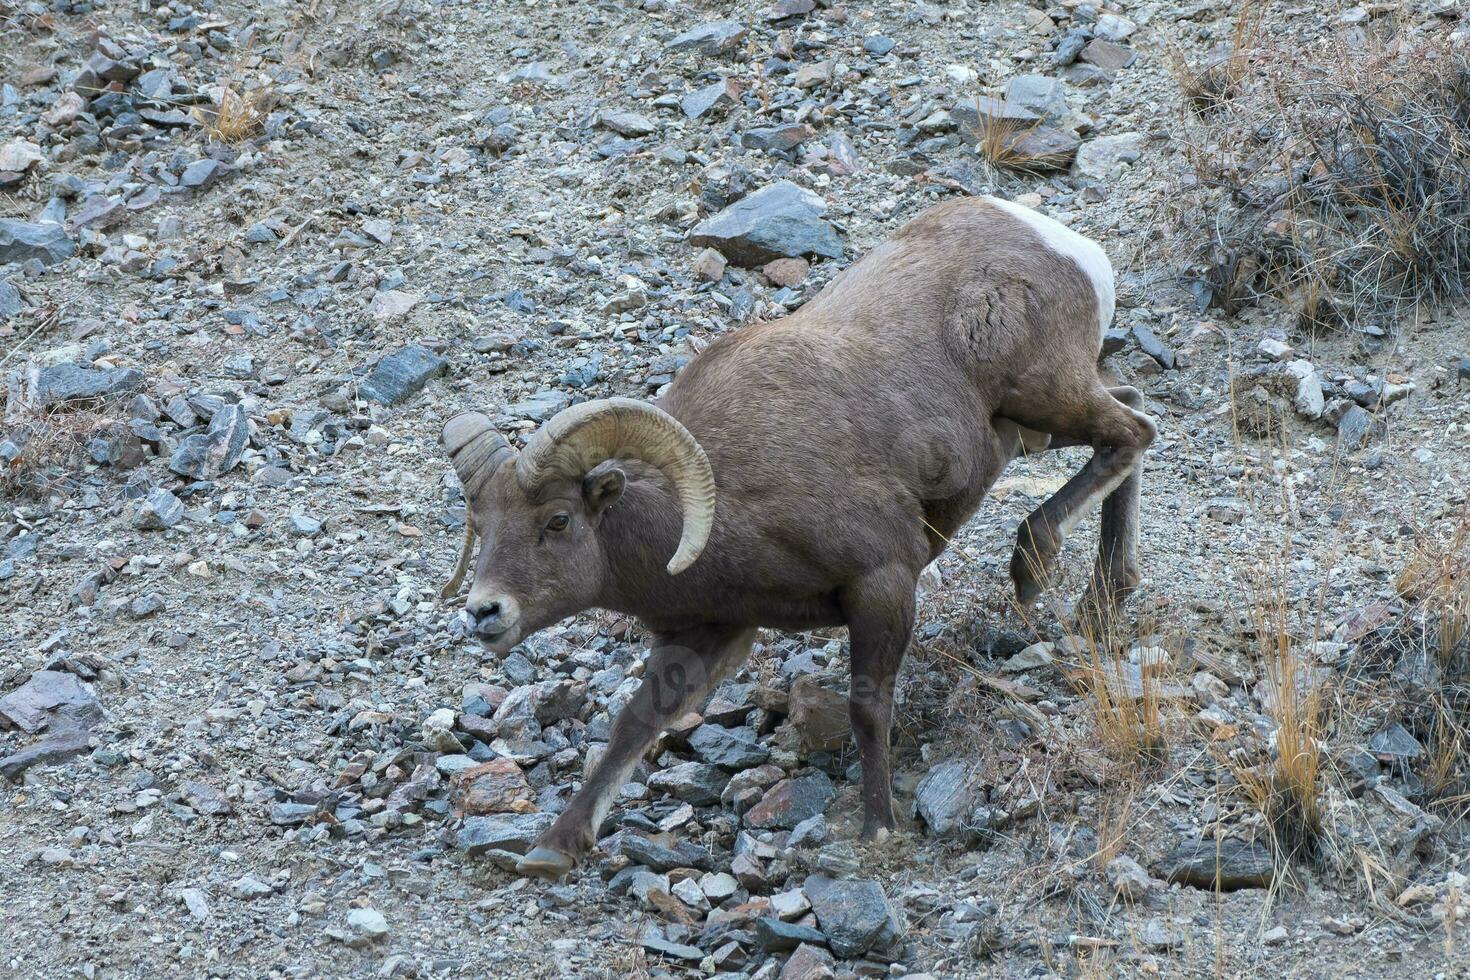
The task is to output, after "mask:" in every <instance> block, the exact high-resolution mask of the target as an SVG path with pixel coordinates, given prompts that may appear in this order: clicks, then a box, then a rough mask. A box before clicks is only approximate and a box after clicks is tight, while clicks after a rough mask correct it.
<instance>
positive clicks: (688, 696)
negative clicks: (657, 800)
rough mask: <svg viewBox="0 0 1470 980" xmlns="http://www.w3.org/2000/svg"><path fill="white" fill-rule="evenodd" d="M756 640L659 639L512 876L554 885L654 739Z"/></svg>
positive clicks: (721, 632) (714, 636) (592, 838)
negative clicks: (595, 755)
mask: <svg viewBox="0 0 1470 980" xmlns="http://www.w3.org/2000/svg"><path fill="white" fill-rule="evenodd" d="M754 641H755V631H754V630H730V629H715V628H701V629H695V630H686V631H684V632H680V633H672V634H668V635H666V636H660V637H658V638H657V640H656V641H655V643H654V648H653V653H651V654H650V655H649V657H648V662H647V664H646V665H645V669H644V672H643V683H642V684H640V685H639V686H638V690H637V691H636V692H634V694H633V699H632V700H631V701H629V702H628V704H627V705H626V706H625V707H624V708H623V710H622V711H620V712H619V713H618V716H617V718H616V719H615V720H614V721H613V726H612V733H611V734H610V735H609V738H608V746H607V752H606V753H605V754H604V755H603V757H602V761H600V762H599V763H598V764H597V766H596V768H595V769H593V771H592V774H591V775H590V776H588V777H587V779H586V781H585V782H584V783H583V784H582V788H581V789H580V790H578V791H577V794H576V795H575V796H573V797H572V801H571V803H570V804H569V805H568V806H567V808H566V810H564V811H563V812H562V814H561V816H559V817H557V819H556V822H555V823H553V824H552V825H551V826H550V827H548V828H547V830H546V832H545V833H544V834H542V835H541V836H540V837H539V838H537V840H536V845H535V846H534V847H533V848H532V849H531V851H530V853H528V854H527V855H526V856H525V857H523V858H521V860H520V861H519V862H518V863H517V864H516V870H517V871H519V872H521V873H522V874H529V875H536V876H538V877H541V878H548V879H550V880H553V881H555V880H557V879H559V878H561V877H562V876H563V875H565V874H566V873H567V872H568V871H570V870H571V869H572V868H573V867H574V866H575V865H576V863H577V861H578V860H579V859H580V858H581V857H582V855H583V854H586V853H587V852H588V851H589V850H591V849H592V845H593V844H594V843H596V839H597V828H598V826H599V825H600V824H601V823H602V820H603V818H604V817H606V816H607V811H608V810H609V809H611V807H612V804H613V801H614V800H615V799H616V798H617V795H618V791H619V790H621V789H622V788H623V784H625V783H626V782H627V781H628V776H629V774H630V773H631V772H632V771H633V767H634V766H636V765H637V764H638V760H639V759H641V758H643V754H644V753H645V752H647V751H648V747H649V746H650V745H652V744H653V740H654V739H655V738H657V737H658V735H659V733H660V732H662V731H663V730H664V729H665V728H667V727H668V726H669V725H670V724H671V723H672V722H673V721H675V720H676V719H678V718H679V717H680V716H681V715H683V714H684V713H686V712H688V711H690V710H692V709H693V708H694V706H695V705H696V704H698V703H699V702H700V701H701V700H702V699H703V698H704V696H705V695H706V694H708V693H709V692H710V689H711V688H713V687H714V685H715V684H716V682H718V681H719V680H720V678H722V677H724V676H725V675H726V674H728V673H729V672H730V671H732V670H734V669H735V668H736V667H738V666H739V665H740V664H741V663H743V662H744V661H745V658H746V657H747V656H749V654H750V645H751V643H753V642H754Z"/></svg>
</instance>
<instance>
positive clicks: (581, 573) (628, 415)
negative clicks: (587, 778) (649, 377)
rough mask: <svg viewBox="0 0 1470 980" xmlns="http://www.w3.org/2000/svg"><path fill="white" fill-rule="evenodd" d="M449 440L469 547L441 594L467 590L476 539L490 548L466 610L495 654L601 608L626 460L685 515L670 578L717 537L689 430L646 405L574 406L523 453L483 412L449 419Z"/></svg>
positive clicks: (711, 486)
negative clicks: (660, 483) (608, 531)
mask: <svg viewBox="0 0 1470 980" xmlns="http://www.w3.org/2000/svg"><path fill="white" fill-rule="evenodd" d="M442 440H443V443H444V447H445V449H446V450H447V451H448V453H449V458H450V460H451V461H452V462H453V464H454V472H455V473H456V474H457V475H458V476H459V481H460V484H461V485H462V486H463V487H464V495H465V503H466V514H465V541H464V548H463V550H462V551H461V553H460V558H459V564H458V566H457V567H456V569H455V573H454V576H453V577H452V578H451V579H450V582H449V584H448V585H447V586H445V589H444V595H445V596H449V595H453V594H454V592H455V591H457V590H458V589H459V586H460V583H461V582H462V581H463V580H464V576H465V572H466V571H467V569H468V568H469V564H470V558H471V555H472V553H473V550H474V542H475V538H476V537H477V536H478V537H479V538H480V539H481V540H482V542H483V544H482V547H481V549H480V557H479V560H478V562H476V564H475V577H474V581H473V583H472V585H471V587H470V593H469V598H468V599H467V601H466V603H465V609H466V611H467V612H468V614H469V617H470V619H471V621H472V623H473V624H474V632H475V634H476V635H477V636H479V637H480V639H481V640H482V641H483V642H484V643H485V645H486V646H488V647H489V648H490V649H492V650H493V651H495V652H496V653H504V652H505V651H507V650H509V649H510V648H511V647H513V646H515V645H516V644H517V643H519V642H520V641H521V640H523V639H525V638H526V637H528V636H530V635H531V634H532V633H534V632H536V631H537V630H539V629H541V628H543V627H545V626H549V625H550V624H552V623H554V622H556V621H557V620H560V619H564V618H565V617H567V616H570V615H572V614H574V613H578V612H581V611H582V610H584V609H587V608H589V607H592V606H595V605H597V604H598V599H599V596H600V595H601V594H602V591H603V584H604V582H605V578H606V576H607V574H608V571H609V561H608V557H609V556H608V555H606V554H605V553H604V550H603V545H602V542H601V540H600V539H599V537H598V528H599V527H600V525H601V523H602V520H603V517H604V516H605V515H606V513H607V511H608V509H609V508H611V507H613V506H614V505H616V504H617V502H618V499H619V498H620V497H621V496H622V494H623V489H624V487H625V485H626V481H627V479H628V477H627V475H626V474H625V473H624V471H623V469H621V468H620V467H619V466H618V462H619V461H622V460H641V461H643V462H645V463H647V464H649V465H651V466H653V467H655V468H657V469H658V470H659V471H661V472H662V473H663V475H664V477H665V478H666V479H667V480H668V482H669V485H670V486H671V488H672V491H673V496H674V497H675V498H676V500H677V502H678V504H679V506H680V508H681V510H682V512H683V518H684V525H683V532H682V534H681V536H680V540H679V546H678V549H677V550H676V551H675V552H674V556H673V557H672V558H670V559H669V561H668V564H667V566H666V570H667V572H668V574H670V575H677V574H679V573H680V572H682V571H683V570H684V569H686V568H688V567H689V566H690V565H691V564H693V562H694V560H695V559H696V558H698V557H699V553H700V551H701V550H703V548H704V544H705V541H706V540H707V539H708V538H709V532H710V527H711V525H712V524H713V521H714V506H715V481H714V474H713V473H712V472H711V470H710V465H709V461H708V460H707V459H706V458H705V455H704V451H703V450H702V449H700V448H699V443H698V442H696V441H695V439H694V437H693V436H692V435H690V434H689V432H688V430H687V429H685V428H684V426H683V425H681V424H680V423H679V422H678V421H677V420H676V419H675V418H673V416H671V415H669V414H667V413H666V412H663V411H662V410H660V409H658V408H655V407H654V406H652V405H649V404H647V403H645V402H639V401H633V400H631V399H626V398H609V399H603V400H599V401H591V402H584V403H583V404H581V405H574V406H573V407H571V408H569V409H567V410H565V411H563V412H560V413H559V414H557V415H556V416H555V417H554V418H552V419H551V420H550V421H549V422H547V423H546V424H545V425H544V426H542V428H541V429H540V430H539V431H537V432H536V434H535V435H533V436H532V437H531V440H530V442H528V443H527V444H526V448H525V449H524V450H523V451H522V452H520V453H517V452H516V451H515V450H514V449H512V448H511V446H510V444H509V443H508V442H507V441H506V439H505V437H504V436H502V435H501V434H500V433H499V432H497V431H496V430H495V427H494V426H493V425H492V424H491V422H490V419H489V418H487V417H486V416H484V415H482V414H480V413H478V412H470V413H466V414H464V415H458V416H455V417H454V418H452V419H450V420H449V422H448V423H447V424H446V425H445V426H444V432H443V435H442Z"/></svg>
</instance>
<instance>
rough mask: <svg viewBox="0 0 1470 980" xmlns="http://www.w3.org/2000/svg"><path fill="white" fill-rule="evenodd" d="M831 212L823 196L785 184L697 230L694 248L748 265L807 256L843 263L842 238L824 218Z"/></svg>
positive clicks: (691, 234)
mask: <svg viewBox="0 0 1470 980" xmlns="http://www.w3.org/2000/svg"><path fill="white" fill-rule="evenodd" d="M826 211H827V203H826V202H825V201H823V200H822V198H821V197H820V196H818V195H816V194H814V193H812V192H811V191H809V190H806V189H804V188H801V187H798V186H797V185H796V184H793V183H791V182H790V181H789V180H781V181H777V182H776V183H774V184H770V185H768V186H766V187H762V188H761V189H760V190H758V191H756V192H755V193H753V194H749V195H747V196H745V197H742V198H741V199H740V200H738V201H736V202H735V203H734V204H731V205H730V206H729V207H727V208H725V209H724V210H723V211H721V212H720V213H719V214H716V215H713V216H712V217H709V218H706V219H705V220H704V221H701V222H700V223H699V224H697V225H695V226H694V228H693V229H692V230H691V231H690V232H689V243H690V244H692V245H708V246H710V247H711V248H716V249H718V250H719V251H720V254H722V255H724V256H725V257H726V258H727V259H730V260H731V261H734V262H737V263H739V264H741V265H745V266H758V265H764V264H765V263H767V262H770V261H771V260H773V259H781V258H799V257H801V256H805V255H821V256H825V257H826V258H829V259H837V258H841V257H842V239H841V238H840V237H838V235H837V229H836V228H834V227H832V225H830V224H829V223H827V222H826V221H824V220H823V219H822V215H823V214H825V213H826Z"/></svg>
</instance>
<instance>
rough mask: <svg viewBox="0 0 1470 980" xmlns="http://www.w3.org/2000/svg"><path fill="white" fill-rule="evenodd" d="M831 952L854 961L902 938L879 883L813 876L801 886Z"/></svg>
mask: <svg viewBox="0 0 1470 980" xmlns="http://www.w3.org/2000/svg"><path fill="white" fill-rule="evenodd" d="M801 890H802V891H804V892H806V897H807V898H809V899H810V900H811V903H812V911H813V912H815V913H816V914H817V925H819V926H821V928H822V932H823V933H825V934H826V936H827V939H828V942H829V945H830V946H831V947H832V952H834V953H836V954H837V955H838V956H841V957H843V958H844V959H853V958H856V957H859V956H862V955H864V954H865V953H868V952H869V951H874V950H877V951H882V950H885V949H888V948H890V947H892V946H893V945H894V944H895V943H897V942H898V941H899V940H900V939H902V938H903V927H902V926H901V925H900V924H899V921H898V917H897V916H896V915H894V912H893V909H892V907H890V906H889V904H888V896H887V895H886V894H885V893H884V891H883V886H882V885H880V884H878V883H877V882H876V881H837V880H834V879H832V878H828V877H827V876H825V875H812V876H811V877H810V878H808V879H807V880H806V881H805V882H804V883H803V884H802V886H801Z"/></svg>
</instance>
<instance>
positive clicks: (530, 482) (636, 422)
mask: <svg viewBox="0 0 1470 980" xmlns="http://www.w3.org/2000/svg"><path fill="white" fill-rule="evenodd" d="M618 458H626V459H642V460H645V461H646V462H648V463H649V464H650V465H652V466H655V467H657V468H658V469H659V470H660V471H661V472H662V473H663V474H664V476H665V477H667V478H668V481H669V482H670V483H671V484H673V487H674V495H675V496H677V497H678V498H679V506H680V508H681V509H682V510H683V512H684V530H683V532H682V533H681V535H680V537H679V548H678V550H677V551H675V552H674V557H672V558H670V559H669V564H668V570H669V574H670V575H678V574H679V573H680V572H682V571H684V569H686V568H688V567H689V566H690V565H692V564H694V560H695V559H696V558H698V557H699V553H700V552H701V551H703V550H704V545H705V542H706V541H708V540H709V532H710V528H711V526H713V524H714V518H715V475H714V471H713V470H711V469H710V465H709V460H708V459H707V458H705V455H704V450H703V449H701V448H699V443H698V442H696V441H695V439H694V436H692V435H690V434H689V430H688V429H686V428H684V426H683V425H681V424H680V423H679V420H678V419H676V418H674V417H673V416H672V415H670V414H668V413H667V412H665V411H663V410H662V409H658V408H655V407H654V406H652V405H650V404H648V403H647V402H640V401H634V400H633V399H631V398H603V399H599V400H597V401H590V402H583V403H582V404H580V405H573V406H572V407H571V408H568V409H565V410H563V411H561V412H558V413H557V414H556V415H555V416H554V417H553V418H552V419H551V421H549V422H547V423H546V424H545V425H544V426H542V427H541V429H540V431H538V432H537V433H536V434H535V435H534V436H532V437H531V441H530V442H528V443H527V444H526V448H525V450H523V451H522V452H521V454H520V456H519V457H518V458H517V459H516V479H517V480H518V481H519V482H520V484H521V486H522V487H524V488H526V489H527V490H534V489H536V488H537V487H539V486H541V485H542V484H544V483H545V482H546V481H547V480H548V479H551V478H562V479H570V480H579V479H581V478H582V477H583V476H585V475H586V474H587V472H588V471H589V470H591V469H592V468H593V467H594V466H596V465H597V464H599V463H602V462H604V461H606V460H609V459H618Z"/></svg>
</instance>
